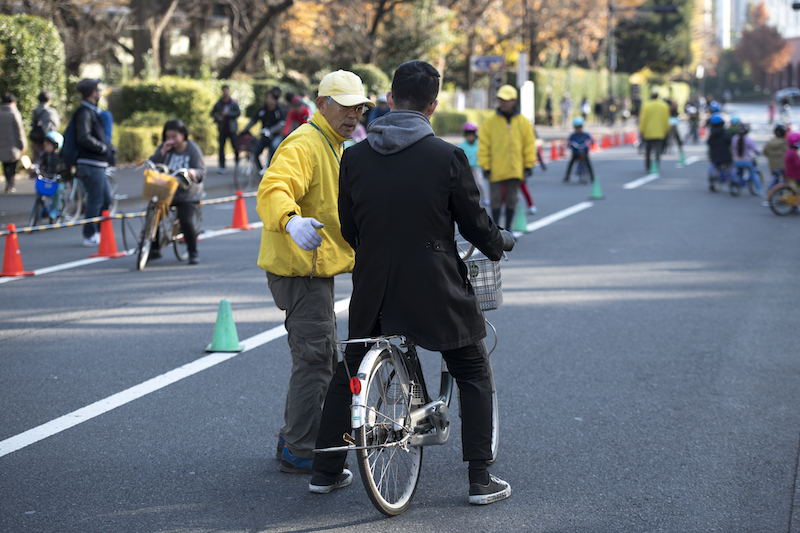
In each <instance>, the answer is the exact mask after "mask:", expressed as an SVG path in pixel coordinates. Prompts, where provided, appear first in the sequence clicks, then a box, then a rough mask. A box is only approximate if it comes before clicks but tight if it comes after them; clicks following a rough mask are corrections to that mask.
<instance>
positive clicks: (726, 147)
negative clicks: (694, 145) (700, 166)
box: [706, 124, 733, 163]
mask: <svg viewBox="0 0 800 533" xmlns="http://www.w3.org/2000/svg"><path fill="white" fill-rule="evenodd" d="M706 142H707V143H708V158H709V159H710V160H711V162H712V163H730V162H732V161H733V155H732V154H731V136H730V134H729V133H728V132H727V131H726V130H725V124H712V125H711V131H710V132H709V134H708V141H706Z"/></svg>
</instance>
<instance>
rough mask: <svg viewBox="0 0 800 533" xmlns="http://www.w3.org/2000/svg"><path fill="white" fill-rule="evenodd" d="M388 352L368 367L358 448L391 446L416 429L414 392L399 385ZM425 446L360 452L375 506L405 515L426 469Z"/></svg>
mask: <svg viewBox="0 0 800 533" xmlns="http://www.w3.org/2000/svg"><path fill="white" fill-rule="evenodd" d="M395 349H396V348H395ZM389 350H390V349H389V348H386V349H384V350H383V351H382V352H381V354H380V355H379V356H378V357H376V358H375V359H374V361H373V364H372V366H371V368H368V369H366V376H367V379H366V381H365V387H366V395H365V397H366V403H365V407H366V416H365V420H364V424H363V425H362V426H361V427H360V428H358V429H357V430H356V435H355V437H356V444H357V445H358V446H376V445H385V444H390V443H392V442H397V441H398V440H401V439H403V438H405V437H406V436H407V435H408V433H410V432H411V431H413V430H412V428H410V427H409V405H410V400H411V398H410V394H408V393H404V392H403V391H402V388H401V387H400V384H399V383H398V378H397V375H398V373H397V372H396V371H395V367H394V363H393V361H392V356H391V354H390V352H389ZM359 370H361V369H359ZM422 450H423V448H422V446H413V447H412V446H405V447H401V446H382V447H377V448H371V449H366V450H364V449H362V450H358V452H357V456H358V468H359V470H360V471H361V480H362V481H363V484H364V489H365V490H366V491H367V496H369V499H370V501H372V503H373V505H375V508H376V509H378V510H379V511H380V512H381V513H383V514H385V515H386V516H395V515H398V514H401V513H402V512H404V511H405V510H406V509H408V506H409V505H410V504H411V500H412V498H413V497H414V493H415V492H416V491H417V484H418V483H419V476H420V471H421V470H422Z"/></svg>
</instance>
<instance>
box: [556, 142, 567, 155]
mask: <svg viewBox="0 0 800 533" xmlns="http://www.w3.org/2000/svg"><path fill="white" fill-rule="evenodd" d="M558 155H559V156H561V157H566V155H567V143H561V144H559V145H558Z"/></svg>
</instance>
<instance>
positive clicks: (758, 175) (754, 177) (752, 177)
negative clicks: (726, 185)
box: [747, 170, 764, 196]
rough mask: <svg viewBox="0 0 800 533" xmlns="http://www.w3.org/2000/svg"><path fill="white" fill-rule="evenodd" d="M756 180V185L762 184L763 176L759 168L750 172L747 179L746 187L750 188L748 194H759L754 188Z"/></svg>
mask: <svg viewBox="0 0 800 533" xmlns="http://www.w3.org/2000/svg"><path fill="white" fill-rule="evenodd" d="M756 180H758V185H760V186H761V187H763V186H764V177H763V176H762V175H761V171H760V170H758V171H756V174H751V175H750V179H749V180H748V181H747V188H748V189H750V194H752V195H753V196H758V195H759V192H758V189H756Z"/></svg>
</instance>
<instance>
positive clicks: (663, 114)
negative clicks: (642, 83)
mask: <svg viewBox="0 0 800 533" xmlns="http://www.w3.org/2000/svg"><path fill="white" fill-rule="evenodd" d="M670 129H671V126H670V124H669V106H668V105H667V103H666V102H665V101H664V100H662V99H660V98H659V97H658V88H657V87H653V88H652V89H650V101H649V102H647V103H646V104H644V105H643V106H642V111H641V113H640V114H639V133H640V134H641V136H642V140H643V141H644V143H645V162H644V168H645V170H646V171H648V172H649V171H650V170H651V167H650V152H651V151H655V158H656V166H659V165H660V164H661V152H662V151H663V150H664V139H666V138H667V134H668V133H669V130H670Z"/></svg>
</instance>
